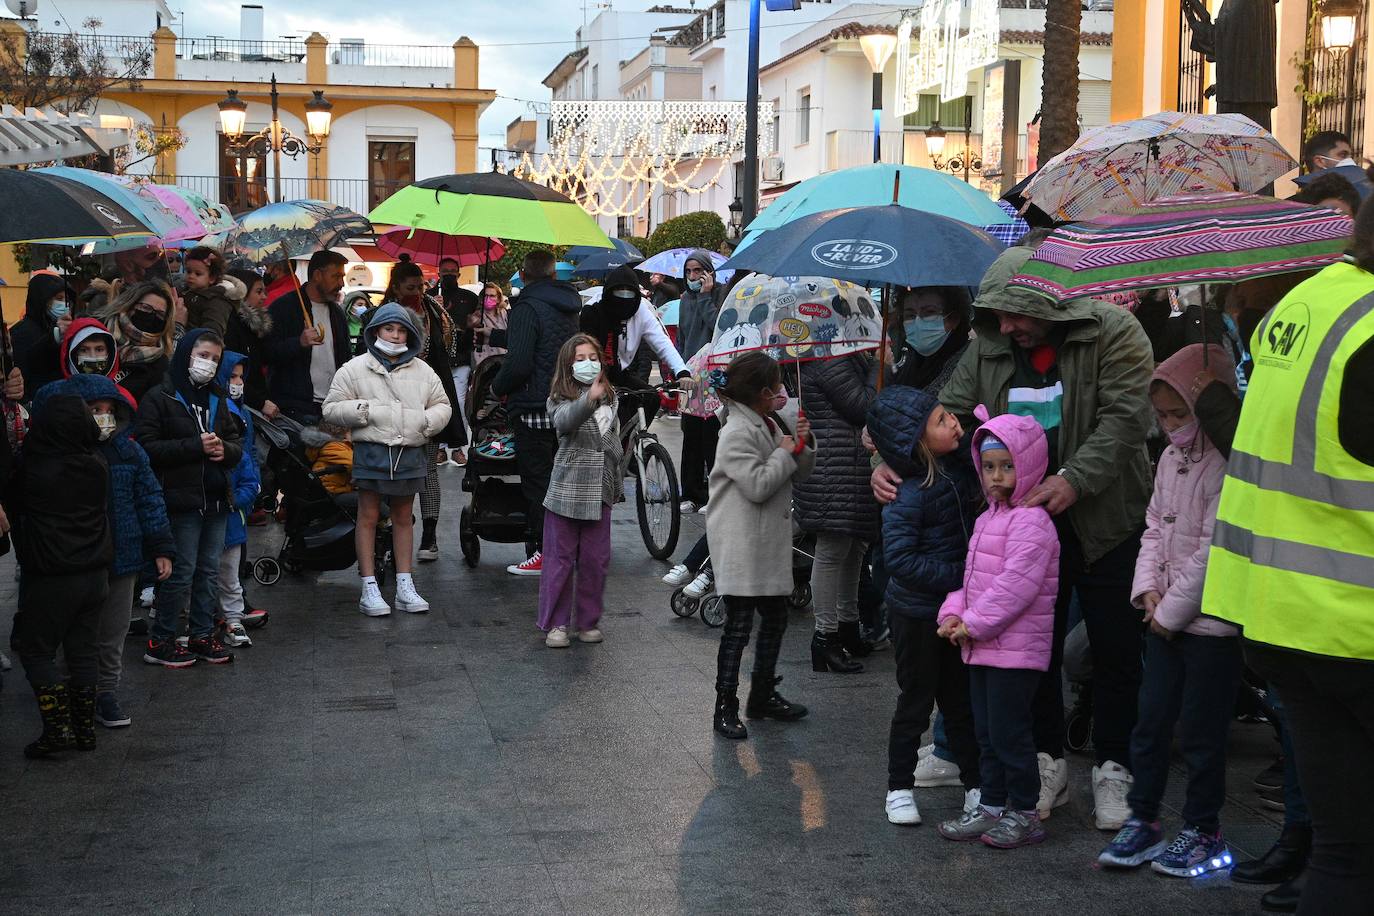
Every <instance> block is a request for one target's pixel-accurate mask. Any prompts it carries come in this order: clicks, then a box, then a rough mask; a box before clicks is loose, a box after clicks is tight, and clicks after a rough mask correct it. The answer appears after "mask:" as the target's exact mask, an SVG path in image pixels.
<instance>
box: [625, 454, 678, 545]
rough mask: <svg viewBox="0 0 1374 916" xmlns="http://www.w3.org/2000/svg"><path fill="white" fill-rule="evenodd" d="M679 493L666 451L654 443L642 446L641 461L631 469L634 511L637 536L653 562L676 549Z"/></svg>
mask: <svg viewBox="0 0 1374 916" xmlns="http://www.w3.org/2000/svg"><path fill="white" fill-rule="evenodd" d="M681 501H682V499H681V491H680V490H679V489H678V485H677V471H676V470H674V469H673V459H672V458H670V457H669V456H668V450H667V449H666V448H664V447H663V446H662V445H660V444H659V443H657V442H646V443H645V444H644V460H643V462H642V465H641V464H636V467H635V508H636V509H637V510H638V511H639V533H640V534H641V535H643V536H644V546H645V547H647V548H649V556H651V557H653V558H654V559H655V560H666V559H668V558H669V557H670V556H672V555H673V550H674V549H675V548H676V547H677V536H678V529H679V527H680V526H681V524H682V507H681V505H679V504H680V503H681Z"/></svg>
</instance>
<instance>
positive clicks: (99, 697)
mask: <svg viewBox="0 0 1374 916" xmlns="http://www.w3.org/2000/svg"><path fill="white" fill-rule="evenodd" d="M65 386H66V390H67V391H70V392H71V393H73V394H75V395H76V396H77V397H79V398H81V399H82V400H83V401H85V402H86V404H87V406H89V407H90V409H91V413H92V414H93V415H94V416H95V421H96V424H97V425H98V426H99V427H100V437H101V439H100V454H101V455H103V456H104V458H105V463H106V464H108V465H109V467H110V508H109V516H110V532H111V534H112V536H113V538H114V563H113V564H112V565H111V566H110V591H109V596H108V597H107V598H106V599H105V604H104V606H103V607H102V608H101V609H100V622H99V625H98V627H99V629H98V632H97V640H98V644H97V652H98V656H97V665H98V672H97V680H96V700H95V719H96V721H97V722H99V723H100V724H101V725H103V726H105V727H106V728H119V727H121V726H125V725H129V724H131V720H130V718H129V716H128V715H126V714H125V713H124V711H123V710H121V709H120V707H119V701H118V700H117V699H116V698H115V690H116V689H117V688H118V687H119V677H120V674H121V672H122V670H123V658H124V640H125V638H126V637H127V636H128V633H129V610H130V607H131V606H132V605H133V601H134V595H135V593H136V592H137V590H138V579H139V572H140V570H141V569H142V568H143V563H144V560H145V558H146V559H152V560H153V561H154V563H155V565H156V567H157V574H158V579H159V581H161V580H162V579H165V578H167V576H168V575H170V574H171V572H172V557H173V556H175V554H176V545H175V542H174V541H173V540H172V527H171V523H170V522H168V520H167V504H166V503H165V502H164V501H163V498H162V486H161V485H160V484H159V483H158V482H157V475H156V474H154V473H153V468H152V465H151V464H149V462H148V454H147V453H146V452H145V451H143V447H142V446H141V445H139V444H138V443H137V442H136V441H134V438H133V436H132V435H131V434H130V433H131V429H132V426H133V421H134V406H133V404H131V403H130V402H129V401H128V399H127V398H125V396H124V395H123V394H122V393H121V392H120V390H119V386H117V385H116V384H115V383H114V382H113V381H111V380H110V379H109V378H107V377H106V376H103V375H90V374H88V375H73V376H72V377H71V378H70V379H68V380H67V382H66V383H65Z"/></svg>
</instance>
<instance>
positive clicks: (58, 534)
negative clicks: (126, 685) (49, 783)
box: [4, 382, 114, 758]
mask: <svg viewBox="0 0 1374 916" xmlns="http://www.w3.org/2000/svg"><path fill="white" fill-rule="evenodd" d="M52 384H53V386H65V385H67V384H68V383H66V382H54V383H52ZM99 447H100V429H99V427H97V426H96V423H95V420H94V419H93V418H92V417H91V412H90V409H89V408H88V407H87V406H86V402H85V401H83V400H81V398H80V397H78V396H76V395H75V394H74V393H73V394H68V393H67V392H66V390H65V389H64V390H63V391H62V392H61V393H59V394H56V395H54V396H51V397H46V398H45V399H44V404H43V406H42V408H41V409H39V410H37V411H36V412H35V414H34V416H33V417H32V422H31V425H30V427H29V432H28V435H27V436H26V437H25V439H24V445H23V448H22V449H21V450H20V452H19V454H18V456H17V458H16V461H15V468H14V473H13V474H12V476H11V477H10V479H9V481H8V484H7V485H6V487H5V493H4V501H5V509H6V512H7V513H8V514H9V517H10V520H11V522H12V523H13V525H14V529H13V530H14V542H15V549H16V553H17V556H18V560H19V569H20V576H19V609H18V612H17V613H16V614H15V615H14V631H13V633H12V635H11V636H10V646H11V647H13V649H14V651H15V654H16V655H18V656H19V660H20V661H21V662H22V663H23V665H24V673H25V675H26V676H27V677H28V680H29V684H30V685H31V686H32V687H33V692H34V696H36V697H37V698H38V710H39V713H40V714H41V715H42V717H43V734H42V735H40V736H39V738H38V739H37V740H36V741H34V742H33V743H32V744H30V745H28V746H27V747H25V748H24V755H25V756H26V757H32V758H41V757H49V756H51V755H53V754H56V753H58V752H59V751H63V750H67V749H69V748H71V747H73V746H75V747H76V748H77V749H78V750H82V751H89V750H94V749H95V686H96V673H97V665H96V646H97V636H96V632H97V625H98V623H99V618H100V609H101V607H102V605H103V604H104V601H105V595H106V590H107V588H108V570H109V566H110V563H111V562H112V561H113V559H114V547H113V542H112V541H111V538H110V530H109V521H108V517H107V514H106V504H107V500H108V497H109V473H110V472H109V468H108V467H107V466H106V464H105V459H104V458H102V457H101V456H100V453H99ZM59 647H60V648H61V649H62V654H63V656H64V657H65V658H66V660H67V669H68V672H69V674H70V676H71V683H70V685H68V684H66V683H64V682H63V680H62V676H61V674H60V673H59V671H58V668H57V650H58V648H59Z"/></svg>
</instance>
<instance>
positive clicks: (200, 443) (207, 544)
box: [135, 328, 244, 668]
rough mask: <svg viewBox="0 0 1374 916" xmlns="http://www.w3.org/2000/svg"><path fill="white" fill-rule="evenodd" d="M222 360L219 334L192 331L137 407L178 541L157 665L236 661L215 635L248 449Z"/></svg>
mask: <svg viewBox="0 0 1374 916" xmlns="http://www.w3.org/2000/svg"><path fill="white" fill-rule="evenodd" d="M223 355H224V342H223V341H222V340H221V339H220V337H219V335H218V334H216V333H215V332H214V331H210V330H207V329H205V328H195V329H193V330H190V331H187V332H186V336H185V337H183V338H182V339H181V343H179V344H177V348H176V352H175V353H173V354H172V364H171V366H170V367H169V368H168V370H167V378H166V379H165V380H164V381H163V382H162V384H161V385H159V386H157V387H156V388H154V389H153V390H152V391H149V392H148V394H147V395H146V396H145V397H144V398H143V400H142V402H141V403H140V404H139V406H138V421H137V426H136V429H135V435H136V437H137V439H138V444H139V445H141V446H143V450H144V451H146V452H147V453H148V458H149V460H150V461H151V462H152V465H153V470H154V471H156V472H157V476H158V480H159V482H160V483H161V484H162V493H163V497H164V498H165V499H166V502H167V514H168V517H169V519H170V521H171V523H172V537H173V539H174V540H175V542H176V559H175V561H174V563H173V564H172V575H171V576H170V577H169V578H168V579H167V580H166V581H165V582H163V583H162V586H161V587H160V588H159V589H158V591H157V619H156V620H155V622H154V623H153V631H152V637H151V639H149V641H148V646H147V648H146V649H145V650H144V652H143V660H144V661H145V662H148V663H149V664H152V665H164V666H166V667H169V668H184V667H187V666H188V665H192V664H195V662H196V660H197V659H200V660H204V661H206V662H209V663H211V664H221V663H224V662H232V661H233V660H234V656H233V655H232V654H231V653H230V652H229V650H228V649H226V648H225V647H224V644H223V643H222V642H220V640H219V637H218V636H216V635H215V616H216V612H217V611H218V610H219V561H220V554H222V553H224V528H225V525H226V523H227V522H228V515H229V510H230V508H231V506H232V503H231V495H230V484H231V479H232V475H233V473H234V468H235V467H237V466H238V463H239V459H240V458H242V457H243V448H244V446H243V441H242V438H243V430H242V427H241V426H240V425H239V421H238V420H237V419H236V418H235V417H234V415H233V413H232V412H231V411H230V409H229V405H228V404H227V403H226V402H225V393H224V392H223V391H222V390H221V389H220V388H219V387H218V386H216V385H215V383H214V380H215V375H216V374H217V373H218V372H219V363H220V359H221V358H222V357H223ZM188 599H189V601H190V606H191V637H190V641H189V643H188V644H187V647H186V649H182V648H181V647H180V646H178V645H177V643H176V636H177V625H178V619H179V617H180V615H181V611H182V609H184V608H185V607H186V605H187V601H188ZM188 650H189V652H188Z"/></svg>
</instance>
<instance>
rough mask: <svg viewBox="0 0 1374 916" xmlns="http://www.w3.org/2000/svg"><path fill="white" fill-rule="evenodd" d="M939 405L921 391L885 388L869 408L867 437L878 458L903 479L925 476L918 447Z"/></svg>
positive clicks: (905, 388)
mask: <svg viewBox="0 0 1374 916" xmlns="http://www.w3.org/2000/svg"><path fill="white" fill-rule="evenodd" d="M939 406H940V401H939V399H937V398H936V397H935V396H934V395H931V394H928V393H927V392H925V391H922V390H921V389H920V388H909V387H907V386H905V385H893V386H889V387H887V388H884V389H883V390H882V391H881V392H880V393H879V394H878V398H877V400H876V401H874V402H873V406H872V407H870V408H868V435H869V437H870V438H871V439H872V440H873V444H874V446H876V447H877V449H878V454H879V455H881V456H882V458H883V460H884V461H886V462H887V463H888V465H889V466H890V467H891V468H892V469H893V470H894V471H896V472H897V473H898V474H900V475H901V476H902V477H915V476H917V475H919V474H922V473H924V472H925V464H924V462H922V461H919V460H918V459H917V458H916V457H915V456H916V446H917V444H918V443H919V442H920V441H921V437H922V436H924V435H925V432H926V424H927V423H928V422H930V415H931V414H932V413H934V411H935V408H937V407H939Z"/></svg>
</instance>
